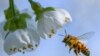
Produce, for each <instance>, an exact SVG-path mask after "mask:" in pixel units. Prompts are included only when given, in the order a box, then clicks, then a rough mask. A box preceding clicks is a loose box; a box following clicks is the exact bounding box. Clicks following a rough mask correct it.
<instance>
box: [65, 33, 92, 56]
mask: <svg viewBox="0 0 100 56" xmlns="http://www.w3.org/2000/svg"><path fill="white" fill-rule="evenodd" d="M92 35H94V32H88V33H85V34H83V35H80V36H77V37H76V36H73V35H70V34H68V35H65V38H64V39H63V42H64V43H65V46H69V48H70V49H69V53H70V51H71V50H72V49H73V50H74V53H75V55H76V56H78V55H79V54H80V53H82V54H84V55H85V56H90V50H89V48H87V46H86V45H85V44H84V43H83V42H82V41H80V40H81V39H82V40H83V39H87V38H88V37H92Z"/></svg>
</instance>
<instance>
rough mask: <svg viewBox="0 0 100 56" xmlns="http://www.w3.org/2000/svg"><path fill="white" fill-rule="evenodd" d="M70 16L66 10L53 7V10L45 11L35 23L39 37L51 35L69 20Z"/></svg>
mask: <svg viewBox="0 0 100 56" xmlns="http://www.w3.org/2000/svg"><path fill="white" fill-rule="evenodd" d="M71 21H72V18H71V16H70V14H69V13H68V11H66V10H64V9H58V8H55V10H54V11H45V12H44V13H43V14H42V16H41V17H40V19H39V20H38V23H37V28H38V31H39V34H40V36H41V37H43V38H45V35H48V36H49V37H51V36H52V35H53V34H54V33H56V32H57V30H58V29H59V28H61V27H62V26H63V25H64V24H66V23H68V22H71Z"/></svg>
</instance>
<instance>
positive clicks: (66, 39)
mask: <svg viewBox="0 0 100 56" xmlns="http://www.w3.org/2000/svg"><path fill="white" fill-rule="evenodd" d="M69 38H70V35H66V36H65V38H64V39H63V41H62V42H66V41H68V40H69Z"/></svg>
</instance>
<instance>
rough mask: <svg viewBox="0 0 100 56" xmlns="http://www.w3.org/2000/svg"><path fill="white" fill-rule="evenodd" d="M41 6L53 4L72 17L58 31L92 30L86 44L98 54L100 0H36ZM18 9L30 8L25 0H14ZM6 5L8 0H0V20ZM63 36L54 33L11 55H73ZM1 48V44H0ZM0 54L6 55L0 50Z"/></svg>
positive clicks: (99, 48)
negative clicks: (23, 52)
mask: <svg viewBox="0 0 100 56" xmlns="http://www.w3.org/2000/svg"><path fill="white" fill-rule="evenodd" d="M36 1H38V2H40V3H41V4H42V5H43V6H45V7H46V6H53V7H58V8H64V9H66V10H68V11H69V12H70V14H71V16H72V18H73V21H72V23H70V24H67V25H65V26H64V27H63V28H62V29H61V30H60V31H59V32H61V34H64V32H63V29H65V28H66V29H68V30H67V32H68V33H70V34H73V35H76V36H78V35H81V34H83V33H86V32H89V31H94V32H95V35H94V36H93V37H92V38H90V39H87V46H88V47H89V48H90V51H91V56H99V55H100V44H99V43H100V38H99V35H100V0H59V1H58V0H36ZM15 3H16V5H17V7H18V8H19V9H20V10H23V9H26V8H27V9H30V8H31V7H30V5H29V3H28V1H27V0H15ZM7 7H8V0H0V21H3V20H4V15H3V10H4V9H5V8H7ZM63 38H64V37H61V36H58V35H55V36H54V37H52V38H51V39H47V40H43V39H42V40H41V43H40V45H39V47H38V48H37V49H36V50H35V51H33V52H29V53H26V54H16V55H13V56H75V54H74V53H73V52H71V54H69V53H68V50H69V48H68V47H65V45H64V43H62V42H61V41H62V40H63ZM0 47H1V48H2V46H0ZM1 48H0V49H1ZM0 56H7V55H6V54H5V53H4V52H3V51H1V50H0Z"/></svg>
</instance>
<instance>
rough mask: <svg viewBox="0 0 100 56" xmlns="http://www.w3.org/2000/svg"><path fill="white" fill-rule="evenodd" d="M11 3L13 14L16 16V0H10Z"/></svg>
mask: <svg viewBox="0 0 100 56" xmlns="http://www.w3.org/2000/svg"><path fill="white" fill-rule="evenodd" d="M9 4H10V8H11V9H12V14H13V16H14V17H15V16H16V13H15V7H14V0H9Z"/></svg>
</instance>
